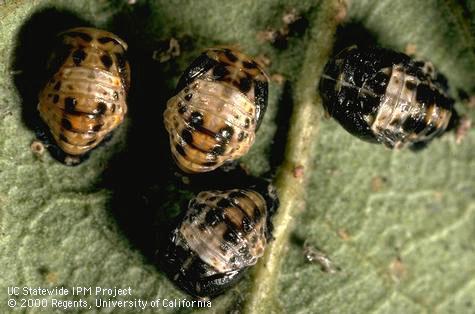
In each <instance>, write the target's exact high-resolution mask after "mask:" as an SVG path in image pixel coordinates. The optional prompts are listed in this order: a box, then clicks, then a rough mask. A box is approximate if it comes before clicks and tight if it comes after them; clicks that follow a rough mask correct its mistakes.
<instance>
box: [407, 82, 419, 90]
mask: <svg viewBox="0 0 475 314" xmlns="http://www.w3.org/2000/svg"><path fill="white" fill-rule="evenodd" d="M416 87H417V86H416V84H415V83H413V82H411V81H407V82H406V88H407V89H408V90H414V89H415V88H416Z"/></svg>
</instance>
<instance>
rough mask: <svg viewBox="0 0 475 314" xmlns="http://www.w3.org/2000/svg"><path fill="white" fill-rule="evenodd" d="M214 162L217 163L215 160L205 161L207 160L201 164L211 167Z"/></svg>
mask: <svg viewBox="0 0 475 314" xmlns="http://www.w3.org/2000/svg"><path fill="white" fill-rule="evenodd" d="M216 164H217V162H216V161H207V162H204V163H202V164H201V165H202V166H205V167H213V166H215V165H216Z"/></svg>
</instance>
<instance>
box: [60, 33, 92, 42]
mask: <svg viewBox="0 0 475 314" xmlns="http://www.w3.org/2000/svg"><path fill="white" fill-rule="evenodd" d="M65 35H66V36H69V37H79V38H81V39H82V40H84V41H86V42H90V41H91V40H92V37H91V35H89V34H86V33H83V32H68V33H66V34H65Z"/></svg>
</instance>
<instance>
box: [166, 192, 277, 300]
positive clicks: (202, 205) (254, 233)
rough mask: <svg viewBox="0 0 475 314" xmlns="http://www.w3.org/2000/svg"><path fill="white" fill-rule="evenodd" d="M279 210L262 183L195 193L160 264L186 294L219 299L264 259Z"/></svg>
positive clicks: (272, 196) (170, 238)
mask: <svg viewBox="0 0 475 314" xmlns="http://www.w3.org/2000/svg"><path fill="white" fill-rule="evenodd" d="M278 205H279V200H278V197H277V194H276V191H275V189H274V188H273V187H272V186H270V185H267V184H266V185H265V187H253V188H250V189H232V190H227V191H204V192H200V193H199V194H198V195H197V196H196V197H195V198H193V199H191V200H190V202H189V205H188V210H187V211H185V212H184V213H183V214H182V216H180V217H179V221H178V223H177V225H176V227H175V228H174V229H173V231H172V232H171V234H170V236H169V239H168V240H167V242H166V244H165V246H164V249H163V252H162V254H160V257H159V263H160V264H161V265H162V266H163V269H164V270H165V272H166V273H167V274H168V275H169V277H170V278H171V279H172V280H173V282H175V283H176V285H177V286H178V287H180V288H181V289H183V290H184V291H186V292H187V293H188V294H190V295H192V296H195V297H201V298H204V297H214V296H216V295H219V294H221V293H223V292H224V291H225V290H226V289H228V288H230V287H231V286H233V285H234V284H236V283H237V281H238V280H239V278H240V277H241V276H242V274H243V272H244V270H246V269H247V268H249V267H250V266H252V265H254V264H255V263H256V262H257V260H258V258H259V257H261V256H262V255H263V254H264V250H265V247H266V245H267V243H268V241H270V240H271V239H272V235H271V232H272V223H271V220H270V219H271V216H272V215H273V214H274V213H275V211H276V209H277V207H278Z"/></svg>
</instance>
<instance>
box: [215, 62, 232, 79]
mask: <svg viewBox="0 0 475 314" xmlns="http://www.w3.org/2000/svg"><path fill="white" fill-rule="evenodd" d="M228 74H229V71H228V69H226V66H225V65H224V64H222V63H218V64H217V65H216V66H215V67H214V69H213V75H214V77H215V78H216V79H218V80H219V79H222V78H223V77H225V76H226V75H228Z"/></svg>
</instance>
